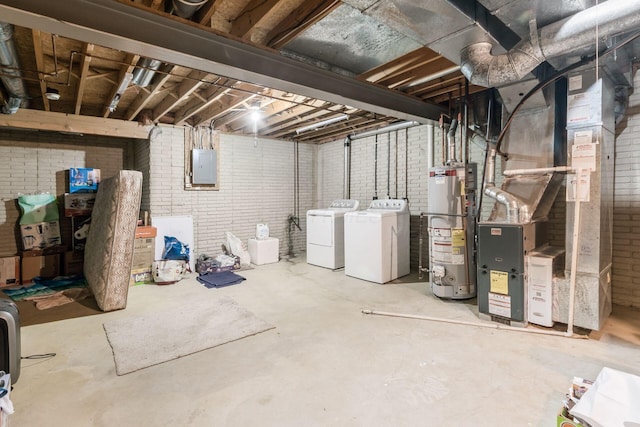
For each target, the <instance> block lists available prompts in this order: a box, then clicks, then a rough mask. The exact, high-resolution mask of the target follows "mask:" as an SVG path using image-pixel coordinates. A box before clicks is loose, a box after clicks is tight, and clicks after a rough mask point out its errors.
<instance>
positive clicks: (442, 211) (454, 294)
mask: <svg viewBox="0 0 640 427" xmlns="http://www.w3.org/2000/svg"><path fill="white" fill-rule="evenodd" d="M476 170H477V165H476V164H475V163H467V164H451V165H447V166H439V167H434V168H431V169H429V201H428V202H429V213H428V221H429V272H430V283H431V291H432V292H433V294H434V295H436V296H437V297H440V298H450V299H468V298H474V297H475V296H476V264H475V228H476V219H475V215H476V213H475V211H476V209H475V206H476V195H475V191H476V190H475V188H476V179H475V177H476Z"/></svg>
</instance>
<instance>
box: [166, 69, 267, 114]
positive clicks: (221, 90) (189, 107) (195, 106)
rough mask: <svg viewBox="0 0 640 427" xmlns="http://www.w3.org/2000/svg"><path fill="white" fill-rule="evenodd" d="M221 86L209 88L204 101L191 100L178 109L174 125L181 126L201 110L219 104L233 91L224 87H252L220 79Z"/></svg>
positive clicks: (231, 88)
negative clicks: (237, 85)
mask: <svg viewBox="0 0 640 427" xmlns="http://www.w3.org/2000/svg"><path fill="white" fill-rule="evenodd" d="M219 83H220V84H221V85H222V86H212V87H211V88H209V89H208V90H207V91H206V93H205V95H204V97H203V98H205V100H204V101H200V100H198V99H193V100H191V101H189V102H187V103H186V104H185V105H184V106H182V107H181V108H179V109H178V110H177V111H176V113H175V117H174V124H177V125H181V124H184V123H186V122H187V121H188V120H189V119H190V118H191V117H193V116H195V115H197V114H198V113H200V112H201V111H203V110H206V109H207V108H209V107H210V106H211V105H213V104H215V103H216V102H219V101H220V99H222V98H223V97H224V96H225V95H227V94H229V92H231V91H232V90H233V87H226V86H235V85H236V84H239V85H241V87H242V88H245V87H246V88H248V87H253V88H255V87H254V86H252V85H249V83H241V82H238V81H231V80H228V79H225V78H222V80H221V81H220V82H219Z"/></svg>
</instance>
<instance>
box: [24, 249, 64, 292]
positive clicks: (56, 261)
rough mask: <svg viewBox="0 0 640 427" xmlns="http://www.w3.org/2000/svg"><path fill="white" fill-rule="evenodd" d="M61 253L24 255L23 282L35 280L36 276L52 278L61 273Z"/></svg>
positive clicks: (28, 282) (27, 282)
mask: <svg viewBox="0 0 640 427" xmlns="http://www.w3.org/2000/svg"><path fill="white" fill-rule="evenodd" d="M60 260H61V256H60V254H53V255H41V256H23V257H22V284H23V285H27V284H30V283H32V282H33V278H34V277H38V276H40V277H44V278H52V277H56V276H59V275H60Z"/></svg>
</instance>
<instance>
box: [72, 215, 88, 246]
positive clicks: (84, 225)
mask: <svg viewBox="0 0 640 427" xmlns="http://www.w3.org/2000/svg"><path fill="white" fill-rule="evenodd" d="M90 227H91V217H90V216H74V217H71V229H72V231H73V234H72V235H71V241H72V244H73V250H74V251H75V252H84V246H85V244H86V243H87V236H88V235H89V228H90Z"/></svg>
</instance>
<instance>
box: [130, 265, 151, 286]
mask: <svg viewBox="0 0 640 427" xmlns="http://www.w3.org/2000/svg"><path fill="white" fill-rule="evenodd" d="M149 283H154V282H153V274H152V272H151V267H149V268H134V269H131V278H130V279H129V286H137V285H146V284H149Z"/></svg>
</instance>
